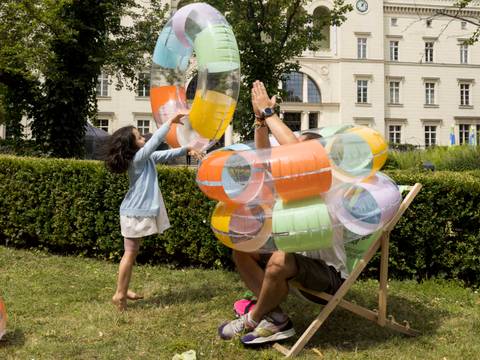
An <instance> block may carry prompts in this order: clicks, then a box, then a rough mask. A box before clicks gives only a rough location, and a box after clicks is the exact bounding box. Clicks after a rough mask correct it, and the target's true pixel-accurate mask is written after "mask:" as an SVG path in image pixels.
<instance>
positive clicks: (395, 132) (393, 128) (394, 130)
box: [388, 125, 402, 144]
mask: <svg viewBox="0 0 480 360" xmlns="http://www.w3.org/2000/svg"><path fill="white" fill-rule="evenodd" d="M401 135H402V126H401V125H389V126H388V141H389V142H390V143H391V144H400V136H401Z"/></svg>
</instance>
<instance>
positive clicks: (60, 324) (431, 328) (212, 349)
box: [0, 247, 480, 360]
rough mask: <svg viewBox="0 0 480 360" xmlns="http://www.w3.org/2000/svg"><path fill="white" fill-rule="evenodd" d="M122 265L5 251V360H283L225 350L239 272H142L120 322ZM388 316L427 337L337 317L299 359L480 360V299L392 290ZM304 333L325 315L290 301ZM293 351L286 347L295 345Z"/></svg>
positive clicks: (370, 288) (233, 344)
mask: <svg viewBox="0 0 480 360" xmlns="http://www.w3.org/2000/svg"><path fill="white" fill-rule="evenodd" d="M116 271H117V264H112V263H107V262H103V261H97V260H92V259H83V258H71V257H60V256H52V255H48V254H44V253H41V252H31V251H20V250H13V249H9V248H5V247H0V294H1V296H2V297H3V298H4V300H5V303H6V306H7V311H8V314H9V321H8V332H7V334H6V335H5V337H4V338H3V339H2V340H1V341H0V359H171V358H172V357H173V356H174V354H175V353H182V352H184V351H187V350H190V349H193V350H195V351H196V353H197V359H277V358H281V356H280V354H279V353H277V352H276V351H274V350H272V349H270V348H263V349H256V350H255V349H253V350H252V349H247V348H244V347H243V346H242V345H241V344H240V343H239V342H238V340H236V341H222V340H220V339H219V338H218V337H217V333H216V331H217V325H218V324H219V323H221V322H222V321H223V320H226V319H229V318H231V317H232V314H233V313H232V301H233V300H234V299H235V298H236V297H238V296H240V295H241V294H242V293H243V292H244V288H243V287H242V284H241V282H240V280H239V278H238V276H237V275H236V274H235V273H232V272H226V271H219V270H199V269H188V270H171V269H169V268H167V267H160V266H155V267H153V266H138V267H136V268H135V270H134V278H133V284H132V285H133V289H135V290H137V291H139V292H141V293H143V294H144V295H145V296H146V298H145V300H143V301H139V302H136V303H134V304H131V306H130V307H129V311H128V312H127V313H124V314H119V313H117V311H116V310H115V309H114V307H113V306H112V305H111V304H110V302H109V300H110V297H111V295H112V294H113V291H114V285H115V280H116ZM376 286H377V283H376V281H372V280H369V281H361V282H359V283H357V285H356V286H355V288H354V289H353V291H352V293H351V294H350V295H349V296H348V297H349V298H350V299H353V300H355V301H356V302H358V303H362V304H365V305H371V306H374V305H373V304H374V303H375V294H376ZM389 291H390V297H389V313H392V314H394V315H395V318H396V320H397V321H399V322H401V321H402V320H405V319H407V320H409V321H410V323H411V326H412V327H414V328H417V329H419V330H420V331H421V332H422V333H423V335H422V336H420V337H417V338H407V337H404V336H402V335H398V334H397V333H394V332H392V331H389V330H386V329H383V328H380V327H378V326H376V325H375V324H373V323H370V322H369V321H367V320H363V319H361V318H358V317H356V316H354V315H351V314H350V313H348V312H346V311H343V310H336V311H334V313H333V314H332V316H331V317H330V318H329V319H328V320H327V322H326V324H325V325H324V326H323V327H322V329H321V330H320V331H319V332H318V333H317V334H316V335H315V336H314V338H313V340H312V341H311V342H310V343H309V345H307V349H306V350H304V351H303V352H302V353H301V356H300V357H299V358H301V359H318V358H319V355H317V353H316V352H315V351H314V350H313V349H316V350H319V351H321V353H322V354H323V359H438V360H443V359H448V360H451V359H479V358H480V340H479V339H480V309H479V308H480V297H479V294H478V293H477V292H474V291H472V290H470V289H465V288H463V287H461V285H460V284H457V283H456V282H447V281H438V280H437V281H426V282H424V283H422V284H417V283H415V282H413V281H403V282H400V281H392V282H391V283H390V286H389ZM285 309H288V310H289V312H290V314H291V317H292V320H293V321H294V324H295V327H296V329H297V332H300V331H302V330H303V329H305V327H306V326H307V319H309V318H311V317H312V316H313V314H314V313H315V312H316V311H317V310H318V307H317V306H315V305H311V304H308V303H305V302H302V301H300V300H298V299H297V298H295V297H294V296H291V297H290V298H289V300H288V302H287V304H286V306H285ZM291 343H292V342H291V341H290V342H287V345H290V344H291Z"/></svg>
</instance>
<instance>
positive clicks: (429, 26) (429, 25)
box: [425, 19, 432, 28]
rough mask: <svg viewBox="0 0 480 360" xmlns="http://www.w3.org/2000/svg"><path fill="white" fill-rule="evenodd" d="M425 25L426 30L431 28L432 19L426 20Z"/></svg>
mask: <svg viewBox="0 0 480 360" xmlns="http://www.w3.org/2000/svg"><path fill="white" fill-rule="evenodd" d="M425 24H426V25H427V28H431V27H432V19H427V21H425Z"/></svg>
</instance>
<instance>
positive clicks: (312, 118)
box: [308, 112, 318, 129]
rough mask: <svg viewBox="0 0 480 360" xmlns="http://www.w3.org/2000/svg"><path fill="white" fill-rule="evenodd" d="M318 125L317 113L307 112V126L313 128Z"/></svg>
mask: <svg viewBox="0 0 480 360" xmlns="http://www.w3.org/2000/svg"><path fill="white" fill-rule="evenodd" d="M317 127H318V113H316V112H311V113H310V114H308V128H309V129H315V128H317Z"/></svg>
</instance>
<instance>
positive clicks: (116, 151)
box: [105, 126, 138, 174]
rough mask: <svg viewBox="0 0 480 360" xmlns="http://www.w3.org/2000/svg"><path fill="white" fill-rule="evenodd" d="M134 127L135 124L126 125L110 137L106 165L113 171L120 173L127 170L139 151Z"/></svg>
mask: <svg viewBox="0 0 480 360" xmlns="http://www.w3.org/2000/svg"><path fill="white" fill-rule="evenodd" d="M133 129H135V127H133V126H124V127H122V128H120V129H118V130H117V131H115V132H114V133H113V134H112V136H111V137H110V139H109V142H108V145H107V151H106V153H107V154H106V157H105V166H106V167H107V169H108V170H110V171H111V172H113V173H117V174H120V173H123V172H125V171H127V170H128V166H129V165H130V162H131V161H132V159H133V157H134V155H135V153H136V152H137V151H138V147H137V144H136V143H135V135H133Z"/></svg>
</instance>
